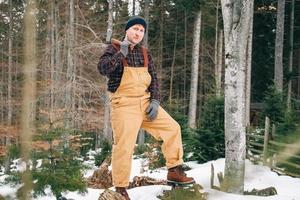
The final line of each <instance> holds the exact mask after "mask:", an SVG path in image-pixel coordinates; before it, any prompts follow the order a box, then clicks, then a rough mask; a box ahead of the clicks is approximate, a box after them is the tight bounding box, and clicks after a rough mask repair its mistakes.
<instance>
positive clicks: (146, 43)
mask: <svg viewBox="0 0 300 200" xmlns="http://www.w3.org/2000/svg"><path fill="white" fill-rule="evenodd" d="M144 2H145V9H144V10H145V20H146V22H148V24H147V27H148V28H147V29H148V30H147V31H146V33H145V35H144V40H143V45H144V47H146V48H148V33H149V25H150V23H149V22H150V21H149V0H145V1H144Z"/></svg>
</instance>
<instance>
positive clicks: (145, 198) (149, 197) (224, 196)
mask: <svg viewBox="0 0 300 200" xmlns="http://www.w3.org/2000/svg"><path fill="white" fill-rule="evenodd" d="M144 162H145V160H144V159H134V160H133V164H132V166H133V167H132V170H131V176H130V179H132V178H133V177H134V176H149V177H152V178H156V179H162V178H165V177H166V175H167V169H166V168H160V169H157V170H154V171H146V172H144V173H140V171H141V168H142V164H143V163H144ZM186 164H187V165H188V166H189V167H191V168H192V169H191V170H189V171H187V172H186V173H187V175H188V176H192V177H194V178H195V180H196V183H198V184H200V185H201V186H203V188H204V190H203V191H204V192H207V193H208V200H300V179H299V178H293V177H289V176H282V175H281V176H280V175H278V174H276V173H275V172H272V171H271V170H270V168H268V167H266V166H260V165H254V164H253V163H251V162H250V161H249V160H246V172H245V190H247V191H251V190H252V189H254V188H255V189H264V188H267V187H270V186H273V187H275V188H276V190H277V193H278V194H277V195H274V196H269V197H259V196H251V195H247V196H245V195H236V194H229V193H224V192H220V191H217V190H213V189H211V188H210V174H211V172H210V170H211V164H213V165H214V168H215V173H218V172H221V171H223V170H224V164H225V159H224V158H220V159H218V160H215V161H210V162H207V163H204V164H197V163H196V162H187V163H186ZM89 165H90V166H91V169H89V170H88V171H86V172H85V177H89V176H91V175H92V173H93V171H94V170H95V169H96V167H95V166H93V164H92V165H91V162H90V163H89ZM4 177H5V175H0V194H1V195H3V196H6V198H7V197H8V196H10V197H11V199H14V194H15V192H16V187H14V186H10V185H3V184H2V185H1V181H3V179H4ZM214 184H215V185H217V186H218V185H219V184H218V180H217V177H216V176H215V180H214ZM110 189H112V190H114V188H110ZM170 189H171V187H170V186H166V185H154V186H143V187H136V188H132V189H129V190H128V193H129V196H130V198H131V200H159V199H158V198H157V196H158V195H161V194H162V193H163V191H164V190H170ZM103 191H104V190H101V189H91V188H88V193H87V194H86V195H85V196H82V195H80V194H78V193H76V192H69V193H65V194H64V195H65V197H67V198H68V199H69V200H79V199H80V200H97V199H98V198H99V195H100V194H101V193H102V192H103ZM46 193H48V195H47V197H39V198H36V199H38V200H55V197H54V196H53V195H52V194H51V191H50V190H49V189H47V190H46ZM7 199H9V198H7Z"/></svg>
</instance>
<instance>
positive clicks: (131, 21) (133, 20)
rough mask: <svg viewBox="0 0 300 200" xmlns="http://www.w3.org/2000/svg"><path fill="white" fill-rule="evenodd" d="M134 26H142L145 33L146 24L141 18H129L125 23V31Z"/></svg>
mask: <svg viewBox="0 0 300 200" xmlns="http://www.w3.org/2000/svg"><path fill="white" fill-rule="evenodd" d="M135 24H140V25H142V26H143V27H144V28H145V31H146V29H147V23H146V21H145V19H144V18H142V17H140V16H133V17H131V18H130V19H129V20H128V21H127V23H126V26H125V31H127V30H128V29H129V28H130V27H132V26H133V25H135Z"/></svg>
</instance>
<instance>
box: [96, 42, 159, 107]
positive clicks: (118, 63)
mask: <svg viewBox="0 0 300 200" xmlns="http://www.w3.org/2000/svg"><path fill="white" fill-rule="evenodd" d="M123 58H124V55H123V54H122V53H121V52H120V51H118V50H116V49H115V48H114V47H113V46H112V45H111V44H110V45H108V46H107V47H106V49H105V52H104V54H103V55H102V56H101V57H100V60H99V63H98V70H99V72H100V74H102V75H104V76H107V77H108V83H107V86H108V87H107V90H108V91H110V92H115V91H116V90H117V89H118V87H119V86H120V83H121V78H122V75H123V63H122V60H123ZM126 61H127V63H128V65H129V66H130V67H143V66H144V56H143V51H142V47H141V46H140V45H136V46H135V47H134V48H133V50H128V54H127V56H126ZM148 72H149V74H150V75H151V78H152V79H151V84H150V86H149V88H148V91H149V92H150V94H151V99H156V100H158V101H160V93H159V86H158V80H157V75H156V71H155V69H154V64H153V60H152V57H151V55H150V54H149V53H148Z"/></svg>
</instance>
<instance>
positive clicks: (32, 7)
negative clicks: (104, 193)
mask: <svg viewBox="0 0 300 200" xmlns="http://www.w3.org/2000/svg"><path fill="white" fill-rule="evenodd" d="M35 12H36V2H35V0H27V1H26V9H25V15H24V24H25V31H24V70H23V72H24V86H23V91H24V93H23V102H22V113H21V152H22V157H23V158H24V160H25V162H27V163H28V162H29V156H30V151H31V141H32V136H33V135H34V133H35V116H36V113H35V112H36V17H35ZM27 167H28V168H29V165H28V166H27ZM28 168H27V170H26V171H25V172H24V174H23V176H22V181H23V183H24V184H25V185H24V191H23V195H22V199H29V198H28V195H29V192H30V191H31V189H32V185H31V175H30V173H29V169H28Z"/></svg>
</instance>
